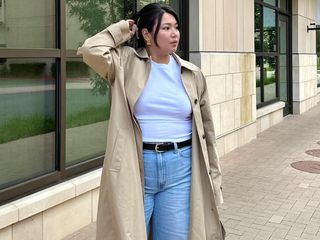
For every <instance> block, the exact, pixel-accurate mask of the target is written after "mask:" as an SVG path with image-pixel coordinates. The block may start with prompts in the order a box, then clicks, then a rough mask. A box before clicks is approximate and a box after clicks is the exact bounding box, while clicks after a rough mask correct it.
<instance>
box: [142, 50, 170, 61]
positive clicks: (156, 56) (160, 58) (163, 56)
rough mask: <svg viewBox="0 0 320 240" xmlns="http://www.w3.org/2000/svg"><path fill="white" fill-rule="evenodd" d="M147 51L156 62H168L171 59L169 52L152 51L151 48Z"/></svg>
mask: <svg viewBox="0 0 320 240" xmlns="http://www.w3.org/2000/svg"><path fill="white" fill-rule="evenodd" d="M147 52H148V54H149V57H150V59H152V61H154V62H156V63H161V64H168V63H169V61H170V55H169V54H159V53H157V52H155V51H150V49H147Z"/></svg>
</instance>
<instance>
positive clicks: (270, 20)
mask: <svg viewBox="0 0 320 240" xmlns="http://www.w3.org/2000/svg"><path fill="white" fill-rule="evenodd" d="M276 43H277V38H276V13H275V11H274V10H272V9H270V8H266V7H264V8H263V51H264V52H275V51H277V45H276Z"/></svg>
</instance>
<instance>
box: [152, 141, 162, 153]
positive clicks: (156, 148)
mask: <svg viewBox="0 0 320 240" xmlns="http://www.w3.org/2000/svg"><path fill="white" fill-rule="evenodd" d="M162 144H163V143H157V144H156V146H155V147H154V150H155V151H156V152H157V153H162V152H164V151H161V150H159V149H158V148H159V146H160V145H162Z"/></svg>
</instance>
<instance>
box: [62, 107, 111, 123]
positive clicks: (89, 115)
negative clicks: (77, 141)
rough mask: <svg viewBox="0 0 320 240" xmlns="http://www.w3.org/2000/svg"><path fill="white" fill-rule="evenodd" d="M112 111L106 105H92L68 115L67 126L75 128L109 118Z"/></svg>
mask: <svg viewBox="0 0 320 240" xmlns="http://www.w3.org/2000/svg"><path fill="white" fill-rule="evenodd" d="M109 114H110V112H109V111H107V107H106V106H100V107H91V108H89V109H86V110H84V111H81V112H77V113H75V114H71V115H69V116H68V117H67V128H74V127H79V126H83V125H88V124H91V123H96V122H102V121H105V120H107V119H109Z"/></svg>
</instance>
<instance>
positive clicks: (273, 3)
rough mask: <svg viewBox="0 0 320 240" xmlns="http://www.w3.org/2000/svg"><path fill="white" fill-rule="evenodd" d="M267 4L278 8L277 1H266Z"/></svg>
mask: <svg viewBox="0 0 320 240" xmlns="http://www.w3.org/2000/svg"><path fill="white" fill-rule="evenodd" d="M264 2H265V3H268V4H270V5H273V6H276V2H277V0H264Z"/></svg>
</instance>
